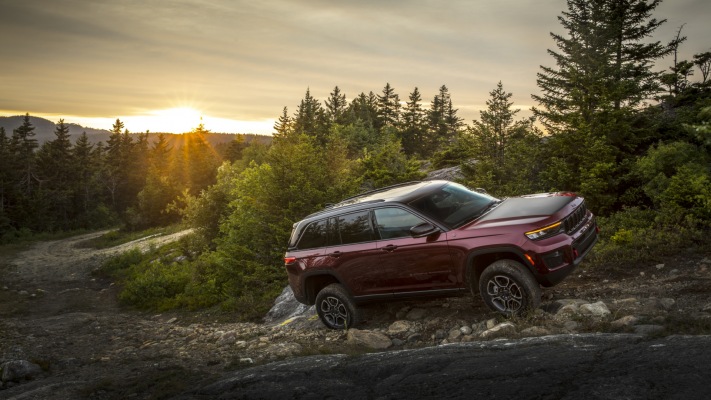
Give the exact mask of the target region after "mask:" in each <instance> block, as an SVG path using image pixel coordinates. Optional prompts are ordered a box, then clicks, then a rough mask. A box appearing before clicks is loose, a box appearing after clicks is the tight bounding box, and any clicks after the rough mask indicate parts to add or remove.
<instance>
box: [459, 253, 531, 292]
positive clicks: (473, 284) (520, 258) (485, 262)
mask: <svg viewBox="0 0 711 400" xmlns="http://www.w3.org/2000/svg"><path fill="white" fill-rule="evenodd" d="M503 259H508V260H513V261H516V262H519V263H521V265H524V266H525V267H526V268H527V270H528V272H530V273H531V274H532V275H533V276H534V277H535V273H534V270H533V267H532V265H531V263H530V262H529V261H528V260H527V259H526V257H525V255H524V253H523V251H522V250H521V249H519V248H517V247H506V246H504V247H490V248H486V249H479V250H475V251H472V252H471V253H469V256H468V257H467V264H466V265H467V270H466V282H467V285H468V286H469V290H470V291H471V292H472V294H473V295H476V294H477V293H478V292H479V278H480V277H481V274H482V273H483V272H484V270H485V269H486V267H488V266H489V265H491V263H493V262H495V261H498V260H503Z"/></svg>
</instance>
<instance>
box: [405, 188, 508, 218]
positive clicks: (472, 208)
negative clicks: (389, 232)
mask: <svg viewBox="0 0 711 400" xmlns="http://www.w3.org/2000/svg"><path fill="white" fill-rule="evenodd" d="M498 202H499V200H498V199H496V198H494V197H491V196H489V195H487V194H483V193H477V192H472V191H471V190H469V189H467V188H465V187H464V186H462V185H458V184H456V183H450V184H448V185H446V186H443V187H442V188H441V189H439V190H437V191H436V192H434V193H432V194H430V195H428V196H425V197H423V198H421V199H418V200H416V201H413V202H412V203H410V205H411V206H412V207H414V208H415V209H417V210H418V211H420V212H421V213H423V214H424V215H427V216H429V217H432V218H434V219H436V220H438V221H440V222H441V223H443V224H444V225H446V226H448V227H450V228H456V227H458V226H460V225H462V224H464V223H466V222H469V221H472V220H473V219H475V218H477V217H478V216H480V215H482V213H484V212H486V211H487V210H488V209H489V208H490V207H491V206H493V205H495V204H496V203H498Z"/></svg>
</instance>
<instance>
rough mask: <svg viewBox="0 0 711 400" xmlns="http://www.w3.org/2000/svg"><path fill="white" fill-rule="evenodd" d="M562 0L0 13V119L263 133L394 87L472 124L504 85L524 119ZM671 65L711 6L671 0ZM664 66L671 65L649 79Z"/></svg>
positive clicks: (699, 34) (691, 43)
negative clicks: (306, 100) (338, 99)
mask: <svg viewBox="0 0 711 400" xmlns="http://www.w3.org/2000/svg"><path fill="white" fill-rule="evenodd" d="M565 4H566V3H565V1H564V0H446V1H445V0H411V1H406V0H350V1H343V0H313V1H306V0H260V1H254V0H250V1H241V0H203V1H197V0H180V1H158V0H114V1H96V0H0V49H2V53H3V54H2V57H1V58H0V116H9V115H18V114H25V113H27V112H29V113H30V115H33V116H40V117H45V118H48V119H51V120H54V121H56V120H58V119H59V118H64V119H65V120H66V121H67V122H74V123H79V124H81V125H84V126H89V127H93V128H103V129H110V128H111V124H112V123H113V122H114V121H115V119H116V118H120V119H121V120H122V121H124V122H125V125H126V128H127V129H129V130H130V131H132V132H142V131H145V130H150V131H153V132H156V131H162V132H174V133H180V132H184V131H188V130H190V129H191V128H194V127H195V126H197V124H198V123H199V121H200V117H202V118H203V121H204V123H205V127H206V128H207V129H209V130H211V131H213V132H232V133H238V132H240V133H248V132H252V133H265V134H268V133H271V132H272V126H273V124H274V120H275V119H276V118H278V117H279V115H280V114H281V112H282V108H283V107H284V106H286V107H288V108H289V113H290V114H293V113H294V112H295V111H296V107H297V105H298V103H299V102H300V100H301V99H302V98H303V97H304V94H305V92H306V89H307V88H310V90H311V94H312V95H313V96H314V97H316V98H317V99H320V100H321V101H323V100H325V99H326V97H327V96H328V94H329V93H330V92H331V91H332V90H333V88H334V87H335V86H339V88H340V89H341V91H342V92H344V93H345V94H346V95H347V97H348V100H349V101H350V100H351V99H352V98H353V97H355V96H357V95H358V94H359V93H360V92H366V93H367V92H369V91H373V92H375V93H377V94H380V93H381V90H382V88H383V87H384V86H385V84H386V83H390V85H391V86H393V87H394V88H395V91H396V93H398V94H399V96H400V99H401V100H402V101H406V100H407V97H408V95H409V93H410V92H412V90H413V89H414V88H415V87H416V86H417V87H418V88H419V90H420V92H421V93H422V97H423V101H425V102H429V101H430V100H431V99H432V98H433V97H434V96H435V94H436V93H437V90H438V88H439V87H440V86H441V85H443V84H444V85H447V87H448V88H449V91H450V94H451V96H452V101H453V103H454V106H455V107H457V108H459V116H460V117H463V118H465V122H467V123H471V120H472V119H478V117H479V110H481V109H482V108H483V107H485V104H484V102H485V101H486V100H487V98H488V93H489V91H491V90H492V89H493V88H494V87H495V86H496V84H497V82H498V81H502V82H503V85H504V89H505V90H506V91H508V92H513V95H514V96H513V101H514V102H515V104H516V106H518V107H520V108H522V109H523V110H524V111H522V112H521V113H520V114H519V115H520V116H526V115H529V112H528V111H527V110H528V109H529V108H530V107H531V106H533V105H534V103H533V101H532V100H531V94H532V93H537V90H538V89H537V86H536V73H537V72H538V71H539V70H540V67H539V66H540V65H547V66H553V59H552V58H551V57H550V56H549V55H548V54H547V53H546V50H547V49H549V48H553V47H554V44H553V41H552V39H551V38H550V35H549V32H551V31H553V32H556V33H564V31H563V30H562V27H561V25H560V23H559V22H558V20H557V17H558V16H559V15H560V14H561V11H563V10H565V8H566V6H565ZM655 16H656V17H657V18H660V19H661V18H666V19H668V22H667V23H666V24H665V25H663V26H662V28H660V29H659V30H658V31H657V34H656V36H655V37H654V38H653V39H654V40H661V41H664V42H666V41H669V40H671V39H672V38H673V37H674V36H675V33H676V30H677V29H678V28H679V27H680V26H681V25H682V24H686V25H685V26H684V29H683V31H682V33H683V34H684V35H686V36H688V40H687V42H686V43H684V44H683V45H682V47H681V52H680V55H681V59H691V58H692V56H693V54H695V53H700V52H703V51H709V50H711V23H710V22H709V21H711V0H666V1H664V2H663V3H662V4H661V5H660V6H659V8H658V9H657V11H656V13H655ZM669 65H671V59H665V60H663V61H662V63H661V64H660V65H659V66H658V67H659V68H658V69H660V70H661V69H664V68H667V67H668V66H669Z"/></svg>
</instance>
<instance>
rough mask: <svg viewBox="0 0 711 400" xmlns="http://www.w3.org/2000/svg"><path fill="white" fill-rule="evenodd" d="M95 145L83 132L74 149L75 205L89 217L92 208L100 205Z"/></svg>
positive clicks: (81, 212)
mask: <svg viewBox="0 0 711 400" xmlns="http://www.w3.org/2000/svg"><path fill="white" fill-rule="evenodd" d="M93 147H94V145H92V144H91V143H89V137H88V136H87V135H86V132H82V134H81V135H80V136H79V138H78V139H77V141H76V142H75V144H74V148H73V149H72V158H73V159H74V173H75V179H74V180H73V184H74V185H73V186H74V203H75V208H76V209H77V211H78V212H79V213H80V214H83V215H84V216H87V215H88V213H89V211H90V208H91V207H94V206H96V204H97V203H98V201H97V200H98V199H97V197H98V190H97V189H96V175H97V171H96V170H97V167H98V164H97V162H96V160H95V158H94V157H93V155H92V151H93Z"/></svg>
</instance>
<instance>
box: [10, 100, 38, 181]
mask: <svg viewBox="0 0 711 400" xmlns="http://www.w3.org/2000/svg"><path fill="white" fill-rule="evenodd" d="M34 136H35V127H34V126H33V125H32V122H30V114H29V113H27V114H25V117H24V118H23V120H22V125H20V126H19V127H18V128H17V129H15V130H14V131H13V132H12V139H11V141H10V147H11V151H12V152H13V153H14V157H13V159H14V160H15V162H16V163H17V165H16V166H15V167H14V169H15V171H17V173H18V176H17V186H18V187H19V188H20V191H21V192H22V193H23V194H25V195H30V194H31V193H32V192H33V190H34V189H35V187H36V186H37V183H38V181H39V180H38V178H37V176H36V174H35V172H36V171H35V156H34V151H35V149H36V148H37V147H38V144H37V139H35V138H34Z"/></svg>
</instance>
